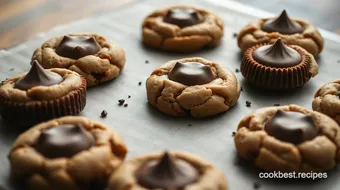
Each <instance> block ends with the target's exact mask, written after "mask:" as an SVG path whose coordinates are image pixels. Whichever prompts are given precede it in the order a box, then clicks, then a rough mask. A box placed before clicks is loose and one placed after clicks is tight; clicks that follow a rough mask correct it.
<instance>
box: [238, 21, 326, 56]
mask: <svg viewBox="0 0 340 190" xmlns="http://www.w3.org/2000/svg"><path fill="white" fill-rule="evenodd" d="M269 19H272V18H263V19H259V20H256V21H254V22H252V23H250V24H248V25H247V26H246V27H244V28H243V29H242V30H241V31H240V32H239V35H238V38H237V42H238V46H239V47H240V48H241V50H242V51H243V52H245V51H246V50H247V49H248V48H251V47H252V46H254V45H258V44H263V43H274V42H275V41H276V40H277V39H278V38H281V39H282V41H283V42H284V43H285V44H287V45H298V46H301V47H302V48H304V49H306V50H307V51H308V52H309V53H311V54H312V55H314V56H317V55H319V54H320V53H321V51H322V49H323V46H324V40H323V38H322V36H321V34H320V32H319V31H318V29H317V28H316V27H315V26H313V25H311V24H310V23H308V22H306V21H303V20H299V19H293V20H294V21H296V22H298V23H299V24H300V25H301V26H302V27H303V29H304V30H303V32H302V33H296V34H281V33H278V32H270V33H268V32H265V31H263V30H262V26H263V23H265V22H266V21H267V20H269Z"/></svg>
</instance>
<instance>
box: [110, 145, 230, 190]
mask: <svg viewBox="0 0 340 190" xmlns="http://www.w3.org/2000/svg"><path fill="white" fill-rule="evenodd" d="M170 154H171V155H173V156H174V158H178V159H182V160H184V161H187V162H189V163H190V164H192V166H194V167H195V168H196V169H197V170H198V171H199V173H200V175H201V176H200V178H199V180H198V181H197V182H195V183H193V184H190V185H187V186H186V187H185V190H199V189H205V190H227V189H228V186H227V182H226V180H225V177H224V175H223V173H222V172H220V171H219V170H217V169H215V168H214V167H213V166H212V165H211V164H210V163H209V162H207V161H205V160H203V159H202V158H200V157H198V156H195V155H192V154H190V153H186V152H180V151H176V152H170ZM162 155H163V153H153V154H147V155H144V156H139V157H135V158H133V159H131V160H129V161H127V162H125V163H124V164H123V165H122V166H121V167H120V168H119V169H118V170H117V171H116V172H115V173H114V174H113V175H112V176H111V177H110V180H109V184H108V189H109V190H146V188H144V187H142V186H140V185H139V184H138V183H137V181H136V176H135V174H136V172H137V170H138V169H139V168H140V167H142V166H143V164H145V163H146V162H148V161H151V160H155V159H160V157H161V156H162Z"/></svg>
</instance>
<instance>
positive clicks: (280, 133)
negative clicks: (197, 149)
mask: <svg viewBox="0 0 340 190" xmlns="http://www.w3.org/2000/svg"><path fill="white" fill-rule="evenodd" d="M234 140H235V146H236V149H237V151H238V153H239V154H240V155H241V157H243V158H245V159H247V160H252V161H254V163H255V165H256V166H257V167H259V168H262V169H264V170H266V171H282V172H289V171H296V172H310V171H316V172H318V171H325V170H329V169H331V168H333V167H335V165H336V164H337V163H339V162H340V151H339V147H340V128H339V126H338V124H337V123H336V122H335V121H334V120H332V119H331V118H329V117H328V116H326V115H324V114H321V113H319V112H315V111H309V110H307V109H305V108H303V107H300V106H297V105H289V106H279V107H266V108H261V109H258V110H256V111H255V112H253V113H251V114H249V115H248V116H246V117H245V118H244V119H242V120H241V122H240V123H239V125H238V130H237V132H236V135H235V139H234Z"/></svg>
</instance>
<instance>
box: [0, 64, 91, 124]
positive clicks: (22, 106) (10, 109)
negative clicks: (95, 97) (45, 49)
mask: <svg viewBox="0 0 340 190" xmlns="http://www.w3.org/2000/svg"><path fill="white" fill-rule="evenodd" d="M85 105H86V80H85V78H84V77H82V76H81V75H79V74H78V73H76V72H74V71H71V70H67V69H59V68H53V69H44V68H42V67H41V66H40V64H39V63H38V61H36V60H35V61H33V63H32V67H31V69H30V71H29V72H27V73H22V74H19V75H17V76H14V77H11V78H8V79H7V80H5V81H4V82H3V83H2V84H1V85H0V114H1V116H2V117H3V119H4V120H5V121H8V122H9V123H11V124H15V125H18V126H20V127H31V126H32V125H34V124H36V123H39V122H42V121H46V120H49V119H52V118H57V117H61V116H66V115H77V114H79V113H80V111H82V110H83V109H84V107H85Z"/></svg>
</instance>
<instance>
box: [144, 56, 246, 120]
mask: <svg viewBox="0 0 340 190" xmlns="http://www.w3.org/2000/svg"><path fill="white" fill-rule="evenodd" d="M177 62H180V63H184V64H185V63H187V62H198V63H201V64H204V65H206V66H209V67H210V68H211V70H212V72H213V73H214V74H215V76H216V78H215V79H213V80H212V81H211V82H209V83H206V84H201V85H193V86H188V85H185V84H182V83H179V82H175V81H173V80H170V79H169V77H168V74H169V73H170V71H171V70H172V69H173V68H174V66H175V65H176V63H177ZM146 90H147V98H148V101H149V103H150V104H151V105H153V106H154V107H156V108H157V109H158V110H160V111H161V112H163V113H166V114H168V115H172V116H184V115H186V114H187V113H190V114H191V115H192V116H194V117H200V118H202V117H208V116H212V115H216V114H218V113H221V112H225V111H227V110H228V109H229V108H230V107H232V106H233V105H234V104H235V103H236V102H237V100H238V98H239V96H240V85H239V83H238V81H237V78H236V77H235V75H234V74H233V72H232V71H230V70H229V69H225V68H223V67H222V66H220V65H219V64H217V63H214V62H211V61H208V60H205V59H203V58H198V57H194V58H184V59H179V60H172V61H169V62H167V63H165V64H164V65H162V66H160V67H159V68H157V69H156V70H154V71H153V72H152V74H151V75H150V77H149V78H148V79H147V81H146Z"/></svg>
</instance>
